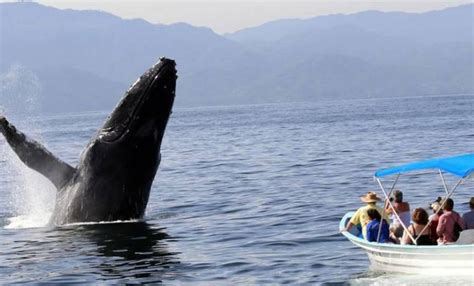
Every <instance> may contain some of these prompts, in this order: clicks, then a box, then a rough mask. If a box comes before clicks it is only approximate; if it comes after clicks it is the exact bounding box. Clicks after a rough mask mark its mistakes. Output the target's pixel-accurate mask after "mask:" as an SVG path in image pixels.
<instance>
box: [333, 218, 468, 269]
mask: <svg viewBox="0 0 474 286" xmlns="http://www.w3.org/2000/svg"><path fill="white" fill-rule="evenodd" d="M353 214H354V213H353V212H352V213H348V214H346V215H345V216H344V218H343V219H342V220H341V224H340V227H341V228H343V227H344V226H345V225H346V222H347V221H348V220H349V219H350V218H351V217H352V215H353ZM342 234H343V235H344V236H345V237H347V238H348V239H349V240H350V241H351V242H352V243H353V244H355V245H357V246H358V247H360V248H362V249H364V250H365V251H366V252H367V255H368V257H369V260H370V263H371V269H372V270H374V271H383V272H394V273H410V274H428V275H459V276H472V275H474V274H473V273H474V245H473V244H452V245H441V246H436V245H434V246H415V245H398V244H390V243H375V242H368V241H366V240H364V239H362V238H359V237H357V235H356V234H355V233H354V232H353V231H352V233H351V232H347V231H344V232H343V233H342Z"/></svg>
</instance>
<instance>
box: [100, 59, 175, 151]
mask: <svg viewBox="0 0 474 286" xmlns="http://www.w3.org/2000/svg"><path fill="white" fill-rule="evenodd" d="M176 78H177V75H176V63H175V62H174V61H173V60H170V59H166V58H161V59H160V61H159V62H158V63H156V64H155V65H154V66H153V67H151V68H150V69H149V70H148V71H146V72H145V73H144V74H143V75H142V76H141V77H140V78H138V79H137V81H135V83H134V84H133V85H132V86H131V87H130V88H129V89H128V91H127V92H126V93H125V95H124V96H123V98H122V100H121V101H120V102H119V104H118V105H117V106H116V107H115V109H114V111H113V112H112V113H111V114H110V116H109V117H108V118H107V121H106V122H105V124H104V126H103V127H102V129H101V130H100V131H99V134H98V140H99V141H100V142H103V143H106V144H114V143H120V142H121V141H126V140H134V139H137V138H144V137H146V138H148V139H149V137H150V135H153V137H154V139H153V140H154V141H156V143H158V144H160V143H161V139H162V137H163V132H164V130H165V127H166V124H167V122H168V118H169V115H170V113H171V109H172V106H173V101H174V97H175V88H176Z"/></svg>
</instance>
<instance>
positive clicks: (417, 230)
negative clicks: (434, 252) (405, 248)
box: [401, 208, 436, 245]
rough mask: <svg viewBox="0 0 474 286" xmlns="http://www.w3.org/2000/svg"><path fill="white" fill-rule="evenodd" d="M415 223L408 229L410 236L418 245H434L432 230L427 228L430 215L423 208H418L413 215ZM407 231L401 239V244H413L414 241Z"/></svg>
mask: <svg viewBox="0 0 474 286" xmlns="http://www.w3.org/2000/svg"><path fill="white" fill-rule="evenodd" d="M412 221H413V223H412V224H411V225H410V226H409V227H408V228H407V229H408V232H409V233H410V235H411V236H412V237H413V238H414V239H415V240H416V245H434V244H436V243H435V242H434V241H433V240H432V239H431V234H430V232H431V230H430V228H429V227H426V225H427V224H428V213H427V212H426V211H425V210H424V209H423V208H416V209H415V210H414V211H413V215H412ZM408 232H407V231H406V230H405V231H404V232H403V237H402V239H401V244H413V240H412V239H411V238H410V235H408Z"/></svg>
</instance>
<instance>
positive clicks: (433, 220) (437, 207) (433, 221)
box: [428, 197, 443, 241]
mask: <svg viewBox="0 0 474 286" xmlns="http://www.w3.org/2000/svg"><path fill="white" fill-rule="evenodd" d="M430 208H431V209H432V210H433V214H431V215H430V216H429V218H428V221H429V222H430V230H431V240H433V241H437V240H438V234H437V233H436V228H437V227H438V222H439V217H440V216H441V215H442V214H443V209H441V197H438V199H437V200H436V201H434V202H433V203H432V204H431V205H430Z"/></svg>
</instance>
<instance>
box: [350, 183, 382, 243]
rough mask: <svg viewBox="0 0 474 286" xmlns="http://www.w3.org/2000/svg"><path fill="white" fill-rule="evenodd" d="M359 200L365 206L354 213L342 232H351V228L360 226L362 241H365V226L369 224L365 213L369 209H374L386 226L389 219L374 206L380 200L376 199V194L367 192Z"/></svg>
mask: <svg viewBox="0 0 474 286" xmlns="http://www.w3.org/2000/svg"><path fill="white" fill-rule="evenodd" d="M360 200H361V201H362V202H364V203H367V205H366V206H363V207H360V208H359V209H358V210H357V211H356V213H355V214H354V215H353V216H352V218H351V220H350V221H349V222H348V223H347V226H346V228H345V229H344V230H346V231H349V230H351V228H352V226H354V225H358V224H360V225H361V226H362V235H363V236H364V239H367V224H368V223H369V222H370V218H369V215H368V214H367V211H368V210H369V209H376V210H377V211H378V212H379V214H380V216H382V217H383V219H385V221H386V222H387V224H389V223H390V219H389V218H388V216H387V214H386V213H384V211H383V209H382V208H380V207H378V206H376V203H377V201H380V198H379V197H377V194H376V193H374V192H368V193H367V194H366V195H365V196H362V197H360Z"/></svg>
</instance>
